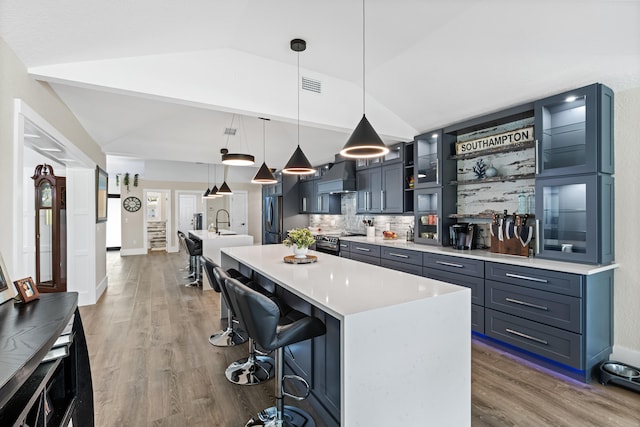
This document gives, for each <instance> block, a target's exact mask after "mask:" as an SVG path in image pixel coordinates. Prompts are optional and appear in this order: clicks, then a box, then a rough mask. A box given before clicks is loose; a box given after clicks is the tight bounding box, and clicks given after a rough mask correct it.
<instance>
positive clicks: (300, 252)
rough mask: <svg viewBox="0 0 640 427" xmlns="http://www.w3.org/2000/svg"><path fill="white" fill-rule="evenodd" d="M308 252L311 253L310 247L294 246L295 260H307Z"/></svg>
mask: <svg viewBox="0 0 640 427" xmlns="http://www.w3.org/2000/svg"><path fill="white" fill-rule="evenodd" d="M307 252H309V248H308V247H306V246H305V247H303V248H298V247H297V246H296V245H293V254H294V255H295V256H294V258H306V257H307Z"/></svg>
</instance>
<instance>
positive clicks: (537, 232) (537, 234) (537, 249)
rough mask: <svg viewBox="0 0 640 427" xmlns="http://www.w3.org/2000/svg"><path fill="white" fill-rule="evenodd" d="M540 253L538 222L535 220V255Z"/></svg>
mask: <svg viewBox="0 0 640 427" xmlns="http://www.w3.org/2000/svg"><path fill="white" fill-rule="evenodd" d="M539 253H540V220H539V219H536V255H537V254H539Z"/></svg>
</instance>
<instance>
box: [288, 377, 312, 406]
mask: <svg viewBox="0 0 640 427" xmlns="http://www.w3.org/2000/svg"><path fill="white" fill-rule="evenodd" d="M288 380H291V381H294V380H295V381H299V382H301V383H302V385H303V386H304V388H305V389H306V391H305V393H304V395H303V396H298V395H296V394H292V393H288V392H287V391H286V390H285V385H286V382H287V381H288ZM310 391H311V387H310V386H309V383H308V382H307V380H305V379H304V378H302V377H301V376H299V375H283V376H282V395H283V396H287V397H290V398H292V399H295V400H298V401H300V400H305V399H306V398H307V397H309V392H310Z"/></svg>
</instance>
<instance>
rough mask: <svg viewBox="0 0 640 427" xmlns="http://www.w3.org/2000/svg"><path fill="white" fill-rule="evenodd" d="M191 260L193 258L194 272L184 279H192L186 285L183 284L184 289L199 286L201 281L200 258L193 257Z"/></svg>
mask: <svg viewBox="0 0 640 427" xmlns="http://www.w3.org/2000/svg"><path fill="white" fill-rule="evenodd" d="M192 258H194V263H193V264H194V270H193V273H191V274H190V275H189V276H187V277H186V278H193V282H189V283H186V284H185V286H186V287H191V286H200V283H201V279H202V278H201V277H200V272H201V271H202V269H201V266H200V257H199V256H194V257H192Z"/></svg>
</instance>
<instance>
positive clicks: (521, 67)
mask: <svg viewBox="0 0 640 427" xmlns="http://www.w3.org/2000/svg"><path fill="white" fill-rule="evenodd" d="M0 37H2V38H3V39H4V40H5V41H6V43H7V44H8V45H9V46H10V47H11V48H12V49H13V50H14V51H15V53H16V54H17V55H18V56H19V57H20V58H21V60H22V61H23V62H24V63H25V64H26V66H27V68H28V71H29V72H30V73H31V74H32V75H33V76H34V77H35V78H37V79H40V80H43V81H47V82H49V83H50V84H51V85H52V87H53V88H54V90H55V91H56V92H57V93H58V94H59V96H60V97H61V98H62V100H63V101H64V102H65V103H66V104H67V105H68V106H69V108H70V109H71V110H72V111H73V112H74V114H76V116H77V117H78V119H79V120H80V122H81V123H82V125H83V126H84V127H85V128H86V129H87V131H88V132H89V133H90V134H91V135H92V137H93V138H94V139H95V140H96V142H97V143H98V144H100V145H101V146H102V148H103V150H104V152H105V153H107V154H108V155H119V156H125V157H133V158H139V159H155V160H162V161H165V160H173V161H176V160H177V161H183V162H205V163H214V162H215V163H219V161H220V156H219V150H220V148H223V147H225V146H227V145H228V146H229V149H230V150H231V151H232V152H250V153H252V154H255V155H256V160H257V161H258V162H261V161H262V142H263V134H262V121H261V120H259V119H258V117H267V118H271V119H272V120H271V121H270V122H268V124H267V125H266V143H267V158H266V160H267V163H268V164H269V166H271V167H277V168H281V167H283V166H284V164H285V163H286V161H287V160H288V158H289V156H290V155H291V153H293V150H294V148H295V144H296V142H297V141H298V131H297V126H296V122H297V115H298V110H297V97H298V95H300V120H301V128H300V144H301V147H302V148H303V150H304V152H305V153H306V154H307V156H308V157H309V159H310V160H311V161H312V163H316V164H319V163H323V162H327V161H331V160H333V155H334V154H335V153H336V152H338V151H339V150H340V148H341V147H342V145H343V144H344V143H345V142H346V140H347V139H348V137H349V135H350V132H351V130H352V129H353V128H354V127H355V126H356V124H357V123H358V121H359V120H360V118H361V116H362V3H361V1H360V0H357V1H355V0H328V1H315V2H311V1H300V0H271V1H264V0H262V1H261V0H235V1H220V0H190V1H189V2H182V1H176V0H167V1H164V2H157V1H154V0H136V1H134V2H132V1H127V0H115V1H104V0H66V1H57V2H53V1H50V0H33V1H24V0H0ZM296 37H300V38H303V39H305V40H306V41H307V43H308V46H307V50H306V51H305V52H302V53H301V54H300V56H299V60H300V67H301V74H302V75H303V76H305V77H309V78H313V79H317V80H320V81H321V82H322V93H321V94H316V93H310V92H306V91H301V92H298V90H297V65H296V64H297V59H298V55H297V54H296V53H294V52H292V51H291V50H290V48H289V41H290V40H291V39H292V38H296ZM593 82H602V83H605V84H607V85H609V86H610V87H612V88H613V89H614V91H620V90H624V89H628V88H632V87H638V86H640V2H639V1H632V0H629V1H614V0H606V1H605V0H601V1H588V0H587V1H584V0H575V1H567V0H556V1H552V0H542V1H541V0H537V1H517V0H502V1H499V0H474V1H455V0H447V1H444V0H443V1H426V0H398V1H389V0H387V1H383V0H369V1H368V2H367V3H366V93H367V97H366V101H365V106H366V113H367V117H368V118H369V120H370V121H371V123H372V124H373V126H374V128H376V130H377V131H378V133H380V134H381V136H382V137H383V139H384V140H385V141H386V142H388V143H391V142H394V141H406V140H410V139H411V138H412V137H413V136H414V135H416V134H419V133H422V132H425V131H430V130H433V129H436V128H439V127H442V126H445V125H448V124H451V123H455V122H457V121H461V120H464V119H467V118H470V117H474V116H479V115H482V114H485V113H489V112H492V111H496V110H501V109H504V108H506V107H509V106H513V105H518V104H522V103H524V102H529V101H532V100H535V99H537V98H541V97H544V96H547V95H550V94H554V93H558V92H561V91H564V90H568V89H571V88H576V87H580V86H583V85H587V84H590V83H593ZM234 113H237V114H239V115H240V117H239V116H238V115H236V116H235V123H234V127H236V128H238V134H237V135H236V136H235V137H231V138H229V139H228V140H227V137H226V136H225V135H224V134H223V132H224V128H226V127H229V126H230V124H231V119H232V115H233V114H234Z"/></svg>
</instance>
